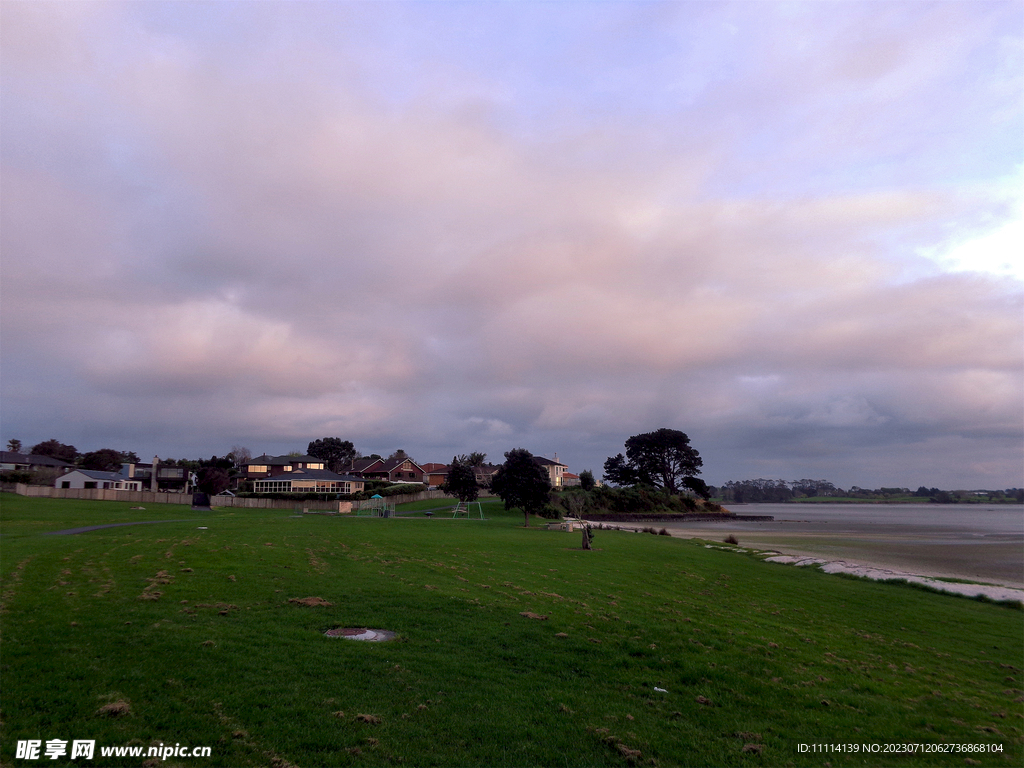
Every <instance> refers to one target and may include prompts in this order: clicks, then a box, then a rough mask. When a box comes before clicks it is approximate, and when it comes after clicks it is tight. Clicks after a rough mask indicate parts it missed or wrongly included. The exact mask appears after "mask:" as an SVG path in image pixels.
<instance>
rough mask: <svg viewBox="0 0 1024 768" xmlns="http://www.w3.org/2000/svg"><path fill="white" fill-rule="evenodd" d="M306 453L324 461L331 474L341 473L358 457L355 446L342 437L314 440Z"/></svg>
mask: <svg viewBox="0 0 1024 768" xmlns="http://www.w3.org/2000/svg"><path fill="white" fill-rule="evenodd" d="M306 453H307V454H309V455H310V456H315V457H316V458H318V459H323V460H324V461H325V462H326V463H327V468H328V469H329V470H331V472H340V471H341V470H342V469H344V468H345V467H347V466H349V465H350V464H351V463H352V461H353V460H354V459H355V457H356V449H355V446H354V445H352V441H350V440H342V439H341V438H340V437H323V438H320V439H319V440H314V441H313V442H312V443H310V444H309V445H308V446H307V447H306Z"/></svg>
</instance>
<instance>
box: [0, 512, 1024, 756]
mask: <svg viewBox="0 0 1024 768" xmlns="http://www.w3.org/2000/svg"><path fill="white" fill-rule="evenodd" d="M0 505H2V507H0V514H2V525H0V533H2V539H0V547H2V548H0V558H2V567H0V570H2V578H3V581H2V585H0V592H2V602H3V606H2V609H0V610H2V614H0V629H2V645H0V672H2V678H0V680H2V686H3V688H2V691H3V693H2V701H0V708H2V717H3V720H2V732H0V733H2V753H0V762H2V763H3V765H5V766H6V765H11V766H19V765H42V764H45V765H62V764H77V765H98V766H106V765H140V764H143V760H140V759H139V758H101V757H100V754H99V748H100V746H104V745H106V746H118V745H138V746H143V747H148V746H149V745H151V744H154V743H160V742H164V743H167V744H170V745H174V744H176V743H180V744H183V745H189V746H190V747H191V746H209V747H211V749H212V756H211V757H209V758H174V757H172V758H170V759H168V760H166V761H162V762H161V761H154V762H152V763H150V764H152V765H156V764H161V765H166V766H175V765H180V766H206V767H207V768H210V767H212V766H266V765H271V766H275V767H276V768H285V767H286V766H289V765H292V766H304V767H307V768H309V767H312V766H334V765H354V766H362V765H366V766H376V765H406V766H420V765H423V766H432V765H459V766H463V765H465V766H532V765H542V766H577V765H578V766H604V765H614V766H618V765H629V764H635V765H658V766H675V765H683V766H698V765H708V766H732V765H771V766H776V765H815V766H823V765H826V764H831V765H832V766H842V765H851V766H852V765H879V766H885V765H950V766H954V765H955V766H963V765H971V764H974V763H970V762H967V761H968V760H974V761H976V763H977V764H980V765H992V766H996V765H1010V766H1018V765H1020V764H1021V761H1022V727H1024V704H1022V701H1024V699H1022V693H1024V691H1022V684H1021V675H1022V672H1021V668H1022V667H1024V644H1022V634H1024V632H1022V628H1024V619H1022V616H1024V614H1022V612H1021V611H1019V610H1013V609H1011V608H1007V607H1005V606H1000V605H993V604H986V603H982V602H977V601H974V600H967V599H962V598H955V597H948V596H943V595H936V594H932V593H929V592H924V591H921V590H917V589H913V588H910V587H906V586H899V585H888V584H877V583H872V582H864V581H856V580H850V579H842V578H836V577H833V576H828V575H825V574H822V573H819V572H817V571H814V570H805V569H797V568H792V567H785V566H774V565H770V564H766V563H762V562H760V561H759V560H757V559H756V558H754V557H752V556H749V555H744V554H738V553H736V552H732V551H726V550H720V549H708V548H705V546H704V545H703V544H701V543H699V542H693V541H688V540H682V539H673V538H669V537H666V536H651V535H646V534H630V533H621V532H607V531H598V532H597V535H596V537H595V540H594V546H595V550H594V551H590V552H585V551H582V550H580V549H579V543H580V542H579V539H580V535H579V534H578V533H574V534H568V533H562V532H557V531H547V530H544V529H543V528H542V526H540V525H539V524H538V525H537V526H536V527H535V528H531V529H524V528H522V519H523V518H522V515H521V514H519V513H506V512H504V511H503V510H502V509H501V508H500V505H498V504H496V503H493V502H489V503H485V505H484V511H485V516H487V517H488V518H489V519H488V520H487V521H483V522H481V521H472V520H464V519H463V520H447V519H438V518H436V517H435V518H434V519H426V518H423V517H414V518H412V519H389V520H385V519H365V518H364V519H341V518H337V517H326V516H314V515H310V516H306V517H293V516H292V513H291V512H289V511H287V510H231V509H225V510H216V511H214V512H206V513H200V512H193V511H191V510H190V509H188V508H187V507H173V506H169V505H166V506H165V505H153V506H151V507H150V508H149V509H147V510H145V511H132V510H130V509H128V506H129V505H127V504H119V503H114V502H88V501H57V500H49V499H28V498H22V497H16V496H12V495H7V494H5V495H3V496H2V497H0ZM431 505H432V506H438V505H437V503H436V502H433V503H432V504H423V503H421V506H431ZM132 519H135V520H157V519H164V520H185V522H164V523H159V524H155V525H144V526H143V525H140V526H131V527H121V528H108V529H104V530H98V531H93V532H89V533H84V534H78V535H73V536H47V535H41V534H42V533H43V532H45V531H52V530H60V529H66V528H72V527H77V526H84V525H89V524H104V523H114V522H126V521H130V520H132ZM200 526H205V529H201V528H200ZM306 597H320V598H323V599H324V600H326V601H328V602H330V603H331V604H332V605H330V606H327V607H306V606H303V605H300V604H298V603H293V602H289V600H290V599H292V598H306ZM523 613H529V614H534V615H536V616H543V617H546V618H544V619H540V618H529V617H526V616H524V615H522V614H523ZM341 626H351V627H371V628H379V629H389V630H394V631H396V632H398V633H399V638H398V639H397V640H396V641H394V642H389V643H362V642H352V641H348V640H342V639H334V638H328V637H325V636H324V635H323V632H324V631H325V630H327V629H329V628H333V627H341ZM656 688H660V689H663V691H658V690H656ZM109 705H116V706H113V707H111V706H109ZM26 739H39V740H42V741H43V742H44V743H45V741H46V740H48V739H63V740H68V741H69V742H70V741H71V740H73V739H90V740H95V741H96V744H97V752H96V757H95V759H94V760H92V761H83V760H78V761H75V762H69V761H67V760H66V759H65V758H62V759H58V760H49V759H43V760H39V761H28V760H21V759H17V757H16V755H15V749H16V743H17V742H18V741H19V740H26ZM800 744H807V745H823V744H824V745H838V744H846V745H856V746H857V748H858V751H857V752H829V753H827V754H824V753H822V752H821V751H820V747H819V751H818V752H817V753H815V752H814V751H813V749H814V747H810V751H808V752H801V751H799V745H800ZM873 744H877V745H879V746H878V749H879V750H884V749H886V745H889V744H921V745H946V747H945V748H947V749H950V748H951V749H958V747H957V746H955V745H971V746H972V748H973V749H977V748H978V747H979V745H980V746H982V747H983V748H984V749H985V750H997V751H985V752H977V751H973V752H962V751H959V752H947V753H937V752H927V753H922V752H918V753H916V754H886V753H884V752H883V751H879V752H877V753H873V754H872V753H867V754H866V753H865V752H864V751H863V748H864V746H865V745H873ZM950 745H954V746H952V747H951V746H950ZM925 748H927V747H925ZM932 748H934V747H932ZM918 749H920V748H918Z"/></svg>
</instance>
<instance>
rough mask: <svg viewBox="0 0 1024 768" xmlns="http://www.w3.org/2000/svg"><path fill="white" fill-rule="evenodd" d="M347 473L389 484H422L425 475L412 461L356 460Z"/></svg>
mask: <svg viewBox="0 0 1024 768" xmlns="http://www.w3.org/2000/svg"><path fill="white" fill-rule="evenodd" d="M346 471H347V472H348V473H349V474H352V475H355V476H356V477H361V478H364V479H366V480H386V481H388V482H389V483H422V482H424V477H423V476H424V474H425V473H424V471H423V467H421V466H420V465H419V464H417V463H416V462H415V461H413V460H412V459H356V460H355V461H353V462H352V463H351V464H350V465H349V467H348V469H347V470H346Z"/></svg>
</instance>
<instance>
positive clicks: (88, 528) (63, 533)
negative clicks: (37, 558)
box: [43, 520, 192, 536]
mask: <svg viewBox="0 0 1024 768" xmlns="http://www.w3.org/2000/svg"><path fill="white" fill-rule="evenodd" d="M191 522H192V521H191V520H139V521H138V522H134V523H110V524H109V525H87V526H85V527H84V528H66V529H64V530H63V531H46V532H45V533H43V535H44V536H70V535H72V534H74V533H86V532H88V531H98V530H100V529H101V528H120V527H121V526H124V525H151V524H153V523H191Z"/></svg>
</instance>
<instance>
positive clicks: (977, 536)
mask: <svg viewBox="0 0 1024 768" xmlns="http://www.w3.org/2000/svg"><path fill="white" fill-rule="evenodd" d="M730 509H731V511H734V512H736V513H737V514H741V515H772V516H774V518H775V519H774V520H772V521H733V522H721V523H717V522H715V523H708V522H700V523H666V524H664V527H665V528H667V529H668V531H669V532H670V533H672V535H674V536H680V537H684V538H704V539H711V540H717V541H721V540H722V539H723V538H724V537H726V536H729V535H732V536H734V537H735V538H736V540H737V541H739V543H740V544H741V545H743V546H747V547H753V548H756V549H766V550H767V549H775V550H778V551H779V552H782V553H785V554H791V555H804V556H808V557H817V558H821V559H823V560H828V561H836V560H844V561H852V562H856V563H860V564H864V565H870V566H875V567H878V568H884V569H889V570H896V571H902V572H907V573H913V574H917V575H920V576H932V577H938V578H952V579H965V580H970V581H979V582H986V583H993V584H1001V585H1004V586H1008V587H1013V588H1015V589H1024V507H1021V506H1020V505H983V504H977V505H973V504H972V505H969V506H968V505H948V506H938V505H935V504H864V505H859V504H815V505H813V506H811V505H797V504H743V505H734V506H732V507H730ZM658 525H659V527H661V526H662V524H660V523H659V524H658Z"/></svg>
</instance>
